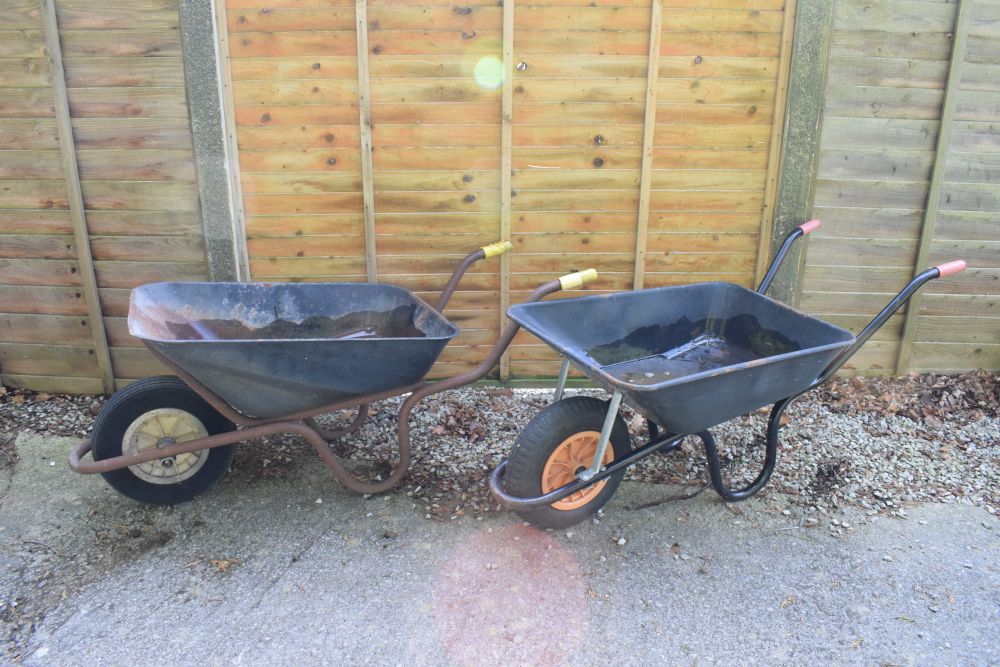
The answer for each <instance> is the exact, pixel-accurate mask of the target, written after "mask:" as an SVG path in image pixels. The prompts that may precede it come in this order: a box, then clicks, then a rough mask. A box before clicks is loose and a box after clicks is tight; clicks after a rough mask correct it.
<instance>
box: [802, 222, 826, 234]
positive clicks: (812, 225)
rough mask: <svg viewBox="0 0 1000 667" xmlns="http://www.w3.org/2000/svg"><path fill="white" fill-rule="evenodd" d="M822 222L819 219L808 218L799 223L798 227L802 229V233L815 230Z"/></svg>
mask: <svg viewBox="0 0 1000 667" xmlns="http://www.w3.org/2000/svg"><path fill="white" fill-rule="evenodd" d="M822 224H823V223H822V222H820V221H819V220H810V221H809V222H803V223H802V224H801V225H799V229H801V230H802V233H803V234H808V233H809V232H815V231H816V230H817V229H819V228H820V225H822Z"/></svg>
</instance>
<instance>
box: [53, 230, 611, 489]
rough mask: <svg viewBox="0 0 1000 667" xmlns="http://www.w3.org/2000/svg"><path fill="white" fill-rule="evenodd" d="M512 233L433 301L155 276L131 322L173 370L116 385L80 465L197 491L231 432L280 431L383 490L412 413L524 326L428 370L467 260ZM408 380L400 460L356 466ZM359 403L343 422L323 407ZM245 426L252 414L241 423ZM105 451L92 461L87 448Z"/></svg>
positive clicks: (114, 479)
mask: <svg viewBox="0 0 1000 667" xmlns="http://www.w3.org/2000/svg"><path fill="white" fill-rule="evenodd" d="M510 247H511V245H510V242H508V241H501V242H499V243H494V244H491V245H489V246H485V247H483V248H480V249H478V250H476V251H475V252H473V253H471V254H469V255H468V256H467V257H466V258H465V259H464V260H462V262H461V263H460V264H459V266H458V268H456V270H455V272H454V273H453V274H452V276H451V279H450V280H449V281H448V283H447V285H446V287H445V288H444V290H443V291H442V292H441V295H440V297H438V300H437V303H435V305H434V306H430V305H428V304H427V303H425V302H424V301H423V300H421V299H420V298H419V297H417V296H416V295H414V294H413V293H411V292H410V291H408V290H405V289H403V288H401V287H395V286H392V285H379V284H355V283H306V284H299V283H287V284H260V283H154V284H149V285H144V286H142V287H139V288H137V289H135V290H133V291H132V296H131V302H130V305H129V318H128V323H129V332H130V333H131V334H132V335H133V336H136V337H138V338H140V339H142V341H143V342H144V343H145V344H146V346H147V348H148V349H149V350H150V351H151V352H152V353H153V355H154V356H155V357H156V358H157V359H159V360H160V361H161V362H162V363H163V364H164V365H165V366H166V367H167V368H169V369H170V370H172V371H173V372H174V373H175V375H173V376H159V377H152V378H146V379H143V380H139V381H137V382H134V383H132V384H129V385H128V386H127V387H125V388H124V389H122V390H121V391H119V392H118V393H116V394H115V395H114V396H112V397H111V399H110V400H108V402H107V404H106V405H105V406H104V408H103V409H102V410H101V412H100V414H99V415H98V416H97V420H96V421H95V423H94V429H93V432H92V434H91V437H90V439H89V440H86V441H84V442H81V443H80V444H79V445H78V446H77V447H76V448H74V450H73V451H72V452H70V455H69V465H70V467H71V468H72V469H73V470H75V471H76V472H80V473H101V474H102V475H103V476H104V478H105V480H106V481H107V482H108V483H109V484H110V485H111V486H112V487H113V488H114V489H115V490H117V491H119V492H120V493H122V494H124V495H126V496H128V497H130V498H133V499H135V500H139V501H141V502H146V503H153V504H175V503H179V502H183V501H185V500H190V499H191V498H194V497H195V496H197V495H198V494H200V493H202V492H204V491H206V490H207V489H209V488H211V487H212V486H213V485H214V484H215V483H216V482H218V481H219V480H220V479H221V478H222V476H223V475H225V473H226V471H227V470H228V468H229V463H230V461H231V460H232V456H233V446H234V445H235V444H236V443H238V442H241V441H245V440H250V439H253V438H259V437H261V436H267V435H274V434H279V433H288V434H295V435H300V436H302V437H304V438H305V439H306V440H307V441H308V442H309V444H310V445H312V447H313V448H314V449H315V450H316V451H317V453H318V454H319V455H320V457H321V458H322V459H323V461H324V462H325V463H326V464H327V466H329V468H330V470H331V471H332V473H333V475H334V477H336V478H337V479H338V480H339V481H340V482H341V483H342V484H343V485H344V486H345V487H347V488H348V489H351V490H352V491H356V492H359V493H380V492H382V491H386V490H388V489H390V488H392V487H394V486H396V485H397V484H398V483H399V482H400V481H401V480H402V479H403V476H404V475H405V474H406V471H407V468H408V467H409V463H410V435H409V434H410V430H409V423H408V419H409V415H410V411H411V410H412V409H413V407H414V405H416V404H417V402H419V401H420V400H421V399H422V398H424V397H426V396H429V395H431V394H434V393H437V392H440V391H444V390H446V389H452V388H455V387H459V386H462V385H466V384H469V383H471V382H475V381H476V380H479V379H481V378H483V377H484V376H485V375H486V374H487V373H489V372H490V370H491V369H492V368H493V367H494V366H495V365H496V363H497V361H498V360H499V358H500V355H501V354H502V353H503V351H504V350H505V349H506V348H507V347H508V346H509V345H510V342H511V340H512V339H513V337H514V333H516V332H517V326H516V325H512V326H510V327H508V328H507V329H506V330H505V331H504V332H503V333H502V334H501V336H500V339H499V340H498V341H497V343H496V344H495V345H494V347H493V349H492V350H491V352H490V354H489V355H488V356H487V358H486V359H485V360H484V361H483V362H482V363H481V364H480V365H479V366H477V367H475V368H473V369H471V370H469V371H467V372H465V373H462V374H460V375H457V376H455V377H452V378H449V379H446V380H440V381H437V382H427V381H425V380H424V379H423V378H424V375H425V374H426V373H427V372H428V370H430V368H431V366H432V365H433V364H434V362H435V360H436V359H437V358H438V355H439V354H440V353H441V351H442V350H443V349H444V347H445V346H446V345H447V344H448V342H449V341H450V340H451V339H452V338H454V337H455V336H456V335H457V334H458V333H459V330H458V328H457V327H455V325H453V324H452V323H451V322H449V321H448V320H447V318H446V317H445V316H444V315H443V314H442V311H443V310H444V308H445V306H446V305H447V303H448V300H449V299H450V297H451V295H452V293H453V292H454V290H455V288H456V286H457V285H458V283H459V281H460V280H461V278H462V276H463V275H464V274H465V272H466V270H467V269H468V268H469V267H470V266H471V265H472V264H473V263H475V262H477V261H479V260H481V259H484V258H486V257H492V256H494V255H500V254H503V253H504V252H506V251H507V250H509V249H510ZM596 277H597V276H596V273H594V272H593V271H591V272H581V273H576V274H571V275H569V276H564V277H563V278H560V279H559V280H554V281H552V282H549V283H546V284H545V285H542V286H541V287H539V288H538V289H536V290H535V291H534V292H533V293H532V294H531V296H530V297H529V299H528V300H529V301H535V300H538V299H541V298H542V297H544V296H545V295H547V294H551V293H552V292H555V291H558V290H560V289H568V288H571V287H572V288H575V287H579V286H580V285H582V284H583V283H585V282H589V281H590V280H592V279H594V278H596ZM407 393H408V394H409V397H408V398H407V399H406V400H405V401H404V402H403V405H402V407H401V409H400V411H399V417H398V419H397V435H398V453H397V456H398V460H397V461H396V463H395V465H391V464H390V466H389V472H388V473H387V474H386V475H385V476H384V478H378V479H375V480H361V479H358V478H356V477H355V476H354V475H353V474H352V473H351V472H350V471H349V470H348V469H347V467H345V465H344V463H345V462H344V460H343V459H341V458H340V457H339V456H337V454H336V453H335V452H334V451H333V449H332V448H331V445H332V444H333V443H334V442H335V441H336V440H338V439H339V438H342V437H343V436H345V435H347V434H349V433H351V432H354V431H356V430H358V429H359V428H360V427H361V425H362V423H363V422H364V420H365V418H366V416H367V414H368V406H369V404H370V403H372V402H374V401H378V400H382V399H386V398H390V397H393V396H400V395H403V394H407ZM350 408H357V410H358V412H357V416H356V417H355V418H354V421H353V422H352V423H351V424H350V425H348V426H347V427H346V428H343V429H341V430H338V431H329V430H326V429H324V428H323V427H321V426H320V425H319V424H318V423H317V422H316V421H315V419H314V418H315V417H317V416H319V415H322V414H326V413H330V412H334V411H338V410H343V409H350ZM237 427H240V428H239V430H237ZM88 452H92V453H93V461H84V460H83V457H84V456H85V455H86V454H87V453H88Z"/></svg>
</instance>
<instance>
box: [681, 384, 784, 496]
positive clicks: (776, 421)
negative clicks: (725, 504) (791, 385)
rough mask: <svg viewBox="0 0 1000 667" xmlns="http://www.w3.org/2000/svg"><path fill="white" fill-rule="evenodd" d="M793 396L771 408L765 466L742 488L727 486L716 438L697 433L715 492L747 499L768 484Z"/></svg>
mask: <svg viewBox="0 0 1000 667" xmlns="http://www.w3.org/2000/svg"><path fill="white" fill-rule="evenodd" d="M791 400H792V399H791V398H785V399H782V400H781V401H778V402H777V403H775V404H774V407H773V408H772V409H771V416H770V417H769V418H768V420H767V449H766V450H765V454H764V467H763V468H762V469H761V471H760V474H758V475H757V478H756V479H755V480H754V481H753V482H751V483H750V484H749V485H747V486H745V487H743V488H742V489H738V490H735V491H734V490H732V489H730V488H729V487H727V486H726V484H725V482H723V480H722V466H721V464H720V463H719V450H718V448H717V447H716V445H715V438H713V437H712V434H711V433H709V432H708V431H702V432H701V433H697V434H696V435H697V436H698V437H699V438H701V441H702V442H703V443H705V458H707V459H708V474H709V477H710V478H711V480H712V487H713V488H714V489H715V492H716V493H718V494H719V495H720V496H722V497H723V498H724V499H725V500H729V501H734V502H735V501H738V500H746V499H747V498H749V497H750V496H752V495H754V494H755V493H757V492H758V491H760V490H761V489H762V488H764V485H765V484H767V482H768V480H769V479H771V474H772V473H773V472H774V466H775V464H776V463H777V462H778V429H779V428H781V415H782V414H784V412H785V408H786V407H788V404H789V403H790V402H791Z"/></svg>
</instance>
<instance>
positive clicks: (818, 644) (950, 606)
mask: <svg viewBox="0 0 1000 667" xmlns="http://www.w3.org/2000/svg"><path fill="white" fill-rule="evenodd" d="M71 442H72V441H70V440H66V439H59V438H42V437H39V436H30V435H26V434H25V435H21V436H19V439H18V443H17V445H18V452H19V462H18V464H17V467H16V470H15V472H14V474H13V477H12V478H11V479H7V480H4V479H0V496H5V499H4V500H3V501H2V505H0V572H2V574H0V597H2V598H3V600H2V602H3V608H2V609H0V620H2V621H4V622H5V623H7V624H8V626H10V627H13V628H15V630H14V631H13V633H14V634H13V636H12V637H13V638H12V640H11V646H12V650H11V652H10V653H9V654H8V656H7V660H15V659H20V660H21V662H22V663H23V664H27V665H97V664H108V665H146V664H163V665H167V664H206V665H230V664H240V665H242V664H248V665H263V664H352V665H353V664H359V665H366V664H373V665H375V664H378V665H383V664H389V665H397V664H399V665H424V664H434V665H440V664H455V665H488V664H509V665H527V664H545V665H557V664H583V665H598V664H609V663H614V664H623V665H648V664H665V665H712V664H725V665H729V664H766V665H782V664H789V665H793V664H794V665H802V664H861V665H941V664H946V665H989V664H1000V525H998V524H1000V522H998V520H997V519H996V518H995V517H993V516H991V515H989V514H988V513H986V512H985V511H983V510H981V509H978V508H974V507H970V506H967V505H959V504H951V505H921V506H915V507H910V508H908V509H907V516H906V518H888V517H881V518H877V519H876V520H874V521H871V520H870V519H869V518H868V517H864V516H862V515H860V514H857V513H852V512H844V513H842V514H838V515H836V516H829V517H827V521H828V522H829V521H832V520H834V519H835V520H837V521H838V522H846V523H847V524H848V526H849V528H848V529H846V530H844V529H841V531H842V532H841V535H840V536H835V535H834V534H832V533H831V532H830V530H829V527H828V524H827V522H824V523H822V524H820V526H818V527H816V528H807V527H804V525H803V522H802V520H801V517H800V516H798V515H797V510H795V509H794V508H792V509H791V513H790V514H789V515H785V514H783V510H785V509H786V508H787V507H789V505H788V504H787V503H786V502H785V501H784V500H783V499H782V497H780V496H777V495H774V494H765V496H764V497H763V498H760V499H754V500H751V501H748V502H746V503H742V504H738V505H725V504H723V503H722V502H721V501H719V500H718V499H717V498H716V497H715V496H714V494H711V493H709V492H706V493H703V494H701V495H698V496H697V497H695V498H693V499H690V500H683V501H675V502H668V503H665V504H660V505H658V506H655V507H650V508H646V509H638V508H637V506H639V505H642V504H644V503H648V502H650V501H655V500H657V499H662V498H664V497H667V496H669V495H671V494H676V493H678V489H671V488H669V487H663V486H652V485H644V484H635V483H630V484H626V485H624V486H623V487H622V489H621V490H620V491H619V493H618V494H617V496H616V498H615V499H614V500H613V501H612V502H611V504H610V505H609V506H608V507H607V508H606V511H605V512H604V514H603V516H602V518H601V520H600V521H599V523H586V524H583V525H580V526H578V527H576V528H574V529H571V530H569V531H565V530H564V531H553V532H542V531H538V530H535V529H533V528H529V527H526V526H524V525H523V524H522V523H521V522H520V521H518V520H516V517H514V516H513V515H510V514H499V515H491V516H487V517H485V518H484V519H482V520H476V519H475V518H473V517H469V516H461V517H459V518H457V519H455V520H452V521H446V522H439V521H433V520H429V519H427V518H425V516H424V513H423V508H422V507H421V506H420V505H418V504H416V503H414V502H413V501H412V500H411V499H410V498H408V497H407V495H406V494H405V493H402V492H399V493H396V494H390V495H386V496H381V497H372V498H368V499H365V498H362V497H359V496H355V495H352V494H349V493H347V492H345V491H344V490H343V489H342V488H340V487H339V486H338V485H337V484H336V483H335V482H334V481H332V480H331V479H330V478H329V476H328V475H327V473H326V471H325V469H324V468H323V467H322V465H321V463H320V462H319V460H318V459H315V458H314V457H305V456H304V457H302V458H301V460H300V461H298V462H297V463H296V465H295V469H294V471H293V474H292V475H290V476H288V477H285V478H283V479H267V478H256V479H251V480H246V479H242V480H241V479H227V480H225V481H224V482H223V483H222V484H221V485H220V486H219V487H217V488H216V489H215V490H213V491H212V492H210V493H208V494H207V495H205V496H203V497H201V498H199V499H197V500H196V501H194V502H191V503H188V504H186V505H183V506H179V507H176V508H147V507H143V506H140V505H137V504H136V503H134V502H132V501H129V500H127V499H125V498H122V497H120V496H118V495H117V494H115V493H114V492H112V491H111V490H110V489H109V488H108V487H107V486H106V485H105V484H104V483H103V481H102V480H101V479H100V477H92V476H80V475H75V474H73V473H72V472H70V471H69V470H68V468H67V467H66V465H65V452H66V451H67V449H68V447H69V446H70V444H71ZM5 487H6V489H5Z"/></svg>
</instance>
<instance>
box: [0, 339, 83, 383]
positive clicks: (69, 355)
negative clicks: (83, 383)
mask: <svg viewBox="0 0 1000 667" xmlns="http://www.w3.org/2000/svg"><path fill="white" fill-rule="evenodd" d="M0 368H2V369H3V372H4V374H5V375H6V374H8V373H9V374H14V375H18V374H30V375H60V376H68V377H93V376H95V375H97V357H96V355H95V354H94V349H93V347H88V346H66V345H34V344H26V343H0Z"/></svg>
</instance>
